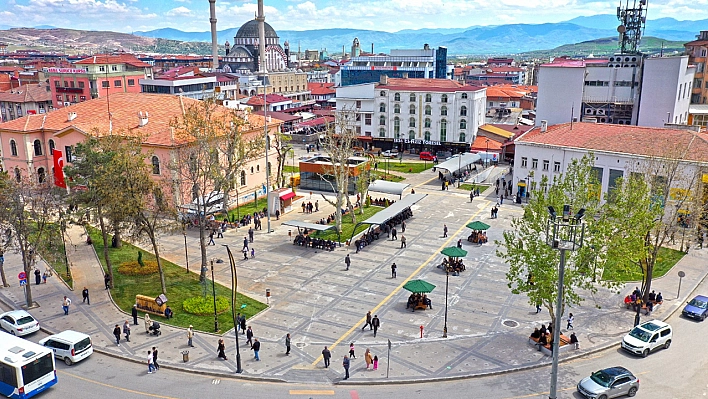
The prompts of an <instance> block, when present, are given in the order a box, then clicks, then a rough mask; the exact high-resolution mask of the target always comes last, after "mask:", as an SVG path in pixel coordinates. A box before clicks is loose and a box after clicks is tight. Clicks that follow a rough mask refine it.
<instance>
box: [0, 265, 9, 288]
mask: <svg viewBox="0 0 708 399" xmlns="http://www.w3.org/2000/svg"><path fill="white" fill-rule="evenodd" d="M0 277H2V286H3V287H9V286H10V284H8V283H7V278H6V277H5V263H4V262H0Z"/></svg>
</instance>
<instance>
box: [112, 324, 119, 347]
mask: <svg viewBox="0 0 708 399" xmlns="http://www.w3.org/2000/svg"><path fill="white" fill-rule="evenodd" d="M113 336H114V337H116V345H118V346H120V326H119V325H118V324H116V326H115V327H114V328H113Z"/></svg>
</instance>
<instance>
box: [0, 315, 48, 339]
mask: <svg viewBox="0 0 708 399" xmlns="http://www.w3.org/2000/svg"><path fill="white" fill-rule="evenodd" d="M0 327H2V329H3V330H5V331H7V332H9V333H10V334H12V335H17V336H22V335H27V334H32V333H33V332H36V331H39V322H38V321H37V320H35V318H34V317H32V315H31V314H29V313H27V312H26V311H24V310H11V311H9V312H5V313H3V314H0Z"/></svg>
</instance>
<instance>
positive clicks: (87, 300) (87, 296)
mask: <svg viewBox="0 0 708 399" xmlns="http://www.w3.org/2000/svg"><path fill="white" fill-rule="evenodd" d="M81 296H82V297H83V298H84V300H83V301H82V302H81V303H84V302H88V304H89V305H90V304H91V299H90V298H89V292H88V288H86V287H84V290H83V291H81Z"/></svg>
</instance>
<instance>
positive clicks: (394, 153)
mask: <svg viewBox="0 0 708 399" xmlns="http://www.w3.org/2000/svg"><path fill="white" fill-rule="evenodd" d="M381 156H382V157H384V158H396V157H397V156H398V150H386V151H384V152H382V153H381Z"/></svg>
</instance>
